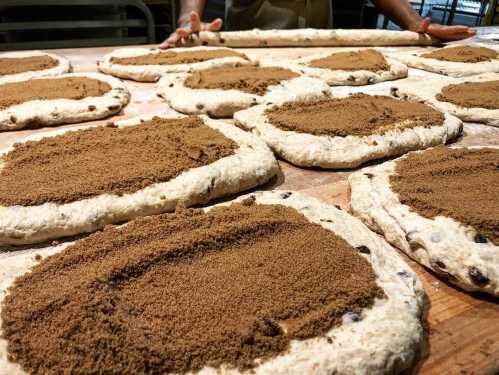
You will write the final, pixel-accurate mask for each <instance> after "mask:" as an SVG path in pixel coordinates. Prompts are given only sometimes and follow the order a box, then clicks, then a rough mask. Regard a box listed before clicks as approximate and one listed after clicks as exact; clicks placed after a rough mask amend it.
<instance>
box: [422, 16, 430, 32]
mask: <svg viewBox="0 0 499 375" xmlns="http://www.w3.org/2000/svg"><path fill="white" fill-rule="evenodd" d="M430 24H431V20H430V18H429V17H426V18H425V19H424V20H423V22H422V23H421V32H423V33H426V32H428V29H429V27H430Z"/></svg>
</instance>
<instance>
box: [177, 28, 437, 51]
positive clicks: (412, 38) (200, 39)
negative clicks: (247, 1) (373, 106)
mask: <svg viewBox="0 0 499 375" xmlns="http://www.w3.org/2000/svg"><path fill="white" fill-rule="evenodd" d="M439 43H440V42H439V41H438V40H436V39H433V38H431V37H430V36H429V35H426V34H419V33H415V32H412V31H393V30H376V29H367V30H363V29H349V30H342V29H336V30H331V29H292V30H275V29H274V30H259V29H253V30H245V31H221V32H211V31H201V32H200V33H199V34H197V35H193V36H192V37H191V38H190V39H189V40H188V41H187V42H185V44H184V45H209V46H226V47H240V48H246V47H342V46H343V47H354V46H356V47H361V46H366V47H367V46H429V45H437V44H439Z"/></svg>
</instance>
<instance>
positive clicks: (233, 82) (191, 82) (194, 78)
mask: <svg viewBox="0 0 499 375" xmlns="http://www.w3.org/2000/svg"><path fill="white" fill-rule="evenodd" d="M296 77H299V75H298V74H296V73H294V72H292V71H291V70H288V69H283V68H272V67H256V66H241V67H231V68H214V69H207V70H201V71H197V72H194V73H192V74H191V75H189V76H188V77H187V79H186V80H185V82H184V85H185V86H186V87H189V88H192V89H220V90H230V89H235V90H240V91H243V92H246V93H250V94H256V95H265V94H266V93H267V89H268V87H269V86H272V85H277V84H279V83H280V82H281V81H285V80H290V79H293V78H296Z"/></svg>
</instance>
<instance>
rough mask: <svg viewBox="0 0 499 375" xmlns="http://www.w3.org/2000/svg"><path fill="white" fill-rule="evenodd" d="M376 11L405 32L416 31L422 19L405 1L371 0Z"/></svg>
mask: <svg viewBox="0 0 499 375" xmlns="http://www.w3.org/2000/svg"><path fill="white" fill-rule="evenodd" d="M373 3H374V4H375V5H376V7H377V8H378V10H379V11H380V12H381V13H383V14H384V15H385V16H386V17H388V18H389V19H390V20H391V21H393V22H395V23H396V24H397V25H399V26H400V27H402V28H403V29H407V30H413V31H414V30H416V29H417V28H418V25H420V23H421V21H422V19H421V17H420V16H419V14H418V13H416V11H415V10H414V9H413V8H412V6H411V4H409V2H408V1H407V0H373Z"/></svg>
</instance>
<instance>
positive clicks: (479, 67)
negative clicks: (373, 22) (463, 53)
mask: <svg viewBox="0 0 499 375" xmlns="http://www.w3.org/2000/svg"><path fill="white" fill-rule="evenodd" d="M463 46H466V45H464V44H451V45H448V46H446V47H444V48H455V47H463ZM471 47H485V48H488V49H492V50H495V51H497V52H498V53H499V46H496V45H493V44H490V45H489V44H487V45H484V44H473V45H471ZM432 51H434V50H423V51H418V52H400V53H394V54H392V57H393V58H395V59H397V60H400V61H402V62H403V63H404V64H406V65H408V66H409V67H411V68H416V69H422V70H426V71H428V72H433V73H438V74H443V75H446V76H451V77H467V76H472V75H475V74H482V73H499V59H498V58H495V59H492V60H491V61H481V62H476V63H467V62H455V61H442V60H437V59H433V58H426V57H423V56H421V55H424V54H426V53H429V52H432Z"/></svg>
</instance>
